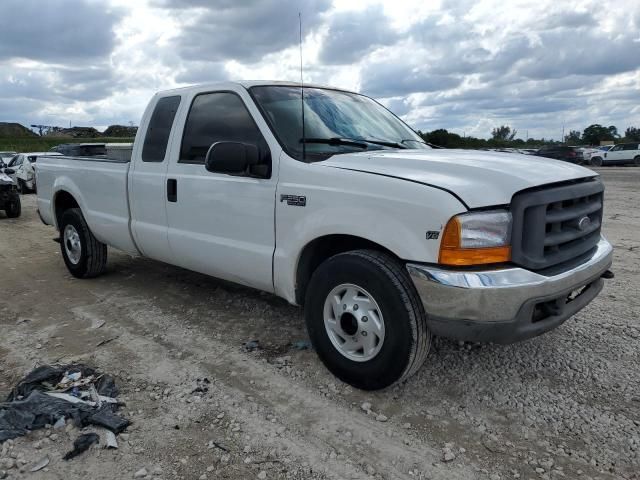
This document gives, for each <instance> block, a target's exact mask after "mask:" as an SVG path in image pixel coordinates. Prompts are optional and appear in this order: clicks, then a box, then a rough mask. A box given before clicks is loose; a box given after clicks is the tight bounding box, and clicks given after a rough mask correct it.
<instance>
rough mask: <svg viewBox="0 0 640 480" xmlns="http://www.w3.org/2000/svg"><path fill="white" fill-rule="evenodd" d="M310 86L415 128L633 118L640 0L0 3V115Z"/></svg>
mask: <svg viewBox="0 0 640 480" xmlns="http://www.w3.org/2000/svg"><path fill="white" fill-rule="evenodd" d="M299 11H301V12H302V18H303V37H304V38H303V52H304V80H305V82H316V83H322V84H330V85H333V86H337V87H342V88H347V89H351V90H356V91H360V92H363V93H365V94H367V95H369V96H372V97H375V98H377V99H380V100H382V101H383V103H384V104H386V105H387V106H388V107H389V108H390V109H391V110H393V111H394V112H395V113H397V114H398V115H401V116H402V117H403V118H404V119H405V120H406V121H407V122H408V123H409V124H411V125H412V126H413V127H415V128H417V129H421V130H433V129H436V128H447V129H449V130H451V131H454V132H456V133H459V134H463V133H466V134H467V135H475V136H479V137H487V136H489V134H490V131H491V129H492V128H493V127H494V126H497V125H501V124H508V125H511V126H512V127H514V128H516V129H518V131H519V132H520V133H521V134H522V136H523V137H524V134H525V132H528V134H529V136H532V137H541V136H544V137H546V138H556V139H557V138H559V137H560V134H561V131H562V127H563V125H564V126H565V129H566V130H567V131H568V130H569V129H578V130H582V129H584V127H586V126H587V125H589V124H591V123H602V124H606V125H611V124H614V125H616V126H617V127H618V129H619V130H622V131H624V129H625V128H626V127H627V126H630V125H635V126H638V127H640V101H639V100H640V2H639V1H638V0H618V1H615V2H614V1H606V0H605V1H602V0H598V1H590V0H585V1H569V0H563V1H558V0H555V1H554V0H551V1H547V0H536V1H519V0H511V1H509V2H506V1H504V0H495V1H494V0H487V1H481V0H470V1H467V0H460V1H452V2H445V1H443V2H439V1H436V0H378V1H374V0H371V1H365V0H362V1H357V0H99V1H94V0H46V1H43V0H1V1H0V19H2V28H1V29H0V121H17V122H20V123H23V124H25V125H28V124H32V123H43V124H48V125H60V126H65V125H66V126H68V125H69V122H71V123H72V124H73V125H90V126H96V127H99V128H103V127H105V126H107V125H110V124H113V123H120V124H129V122H133V123H135V124H137V123H138V121H139V118H140V116H141V114H142V111H143V109H144V106H145V105H146V103H147V101H148V99H149V98H150V96H151V95H152V94H153V92H155V91H156V90H159V89H166V88H172V87H175V86H181V85H187V84H193V83H204V82H212V81H218V80H226V79H277V80H292V81H298V80H299V78H300V71H299V50H298V12H299Z"/></svg>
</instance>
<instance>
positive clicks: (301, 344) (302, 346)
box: [291, 340, 311, 350]
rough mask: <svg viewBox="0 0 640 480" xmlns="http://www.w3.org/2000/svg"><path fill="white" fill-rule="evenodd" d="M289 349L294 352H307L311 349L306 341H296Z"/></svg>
mask: <svg viewBox="0 0 640 480" xmlns="http://www.w3.org/2000/svg"><path fill="white" fill-rule="evenodd" d="M291 348H293V349H294V350H309V349H310V348H311V343H310V342H309V341H308V340H298V341H296V342H293V343H292V344H291Z"/></svg>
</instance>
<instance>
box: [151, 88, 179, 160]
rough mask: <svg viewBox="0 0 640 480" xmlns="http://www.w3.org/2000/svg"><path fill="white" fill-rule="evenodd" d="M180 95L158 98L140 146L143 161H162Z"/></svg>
mask: <svg viewBox="0 0 640 480" xmlns="http://www.w3.org/2000/svg"><path fill="white" fill-rule="evenodd" d="M180 100H181V97H180V96H179V95H174V96H171V97H163V98H161V99H160V100H158V103H156V106H155V108H154V110H153V113H152V114H151V119H150V120H149V125H148V127H147V132H146V134H145V137H144V144H143V147H142V161H143V162H158V163H160V162H163V161H164V157H165V154H166V153H167V145H168V143H169V135H170V134H171V127H172V126H173V120H174V119H175V117H176V112H177V111H178V107H179V106H180Z"/></svg>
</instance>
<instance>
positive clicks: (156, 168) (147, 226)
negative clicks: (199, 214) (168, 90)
mask: <svg viewBox="0 0 640 480" xmlns="http://www.w3.org/2000/svg"><path fill="white" fill-rule="evenodd" d="M154 100H155V101H154ZM154 100H152V101H151V102H150V104H149V107H148V108H149V109H150V110H149V112H147V113H146V114H145V116H144V117H143V118H144V120H143V124H142V125H140V131H141V132H145V138H144V141H142V142H136V143H135V149H134V151H133V152H132V155H131V169H130V171H129V202H130V205H131V218H132V221H131V231H132V233H133V237H134V239H135V242H136V245H137V247H138V249H139V250H140V251H141V252H142V253H143V254H144V255H145V256H147V257H150V258H154V259H156V260H162V261H165V262H172V261H173V259H172V255H171V250H170V248H169V238H168V236H167V208H166V205H165V184H166V176H167V166H168V163H169V162H168V157H169V148H168V146H169V145H170V139H171V136H172V135H173V134H174V133H175V127H174V123H175V122H174V121H175V118H176V114H177V112H178V109H179V108H180V103H181V97H180V96H179V95H173V96H168V97H160V98H156V99H154ZM140 144H142V145H140Z"/></svg>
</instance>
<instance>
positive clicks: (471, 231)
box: [439, 210, 511, 265]
mask: <svg viewBox="0 0 640 480" xmlns="http://www.w3.org/2000/svg"><path fill="white" fill-rule="evenodd" d="M509 260H511V213H510V212H508V211H506V210H493V211H488V212H472V213H464V214H462V215H456V216H455V217H453V218H451V220H449V222H448V223H447V226H446V227H445V229H444V234H443V235H442V241H441V242H440V258H439V262H440V263H442V264H444V265H479V264H486V263H501V262H508V261H509Z"/></svg>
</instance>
